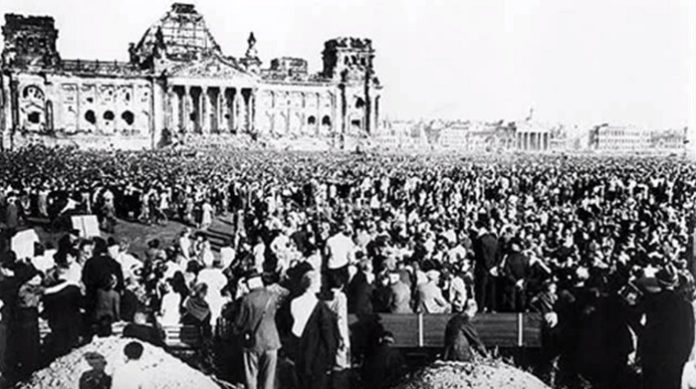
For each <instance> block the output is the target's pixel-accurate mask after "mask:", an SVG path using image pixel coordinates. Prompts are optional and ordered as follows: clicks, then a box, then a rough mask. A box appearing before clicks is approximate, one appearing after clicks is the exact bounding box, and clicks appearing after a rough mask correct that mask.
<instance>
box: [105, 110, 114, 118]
mask: <svg viewBox="0 0 696 389" xmlns="http://www.w3.org/2000/svg"><path fill="white" fill-rule="evenodd" d="M104 120H114V113H113V112H112V111H106V112H104Z"/></svg>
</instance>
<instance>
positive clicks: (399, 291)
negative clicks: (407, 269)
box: [388, 271, 413, 313]
mask: <svg viewBox="0 0 696 389" xmlns="http://www.w3.org/2000/svg"><path fill="white" fill-rule="evenodd" d="M389 288H390V289H391V296H392V298H391V301H390V302H389V309H388V312H389V313H413V308H412V307H411V294H412V293H411V288H409V286H408V285H406V283H405V282H404V281H403V280H402V279H401V275H400V273H399V272H398V271H392V272H390V273H389Z"/></svg>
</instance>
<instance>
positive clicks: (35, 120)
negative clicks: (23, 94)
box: [27, 112, 41, 124]
mask: <svg viewBox="0 0 696 389" xmlns="http://www.w3.org/2000/svg"><path fill="white" fill-rule="evenodd" d="M27 119H29V123H31V124H39V123H41V114H40V113H38V112H32V113H30V114H29V116H27Z"/></svg>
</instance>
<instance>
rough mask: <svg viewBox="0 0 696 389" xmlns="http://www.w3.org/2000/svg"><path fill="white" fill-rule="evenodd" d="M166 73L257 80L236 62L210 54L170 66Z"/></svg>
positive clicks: (180, 75)
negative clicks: (199, 58) (206, 56)
mask: <svg viewBox="0 0 696 389" xmlns="http://www.w3.org/2000/svg"><path fill="white" fill-rule="evenodd" d="M166 73H167V75H168V76H169V77H177V78H211V79H232V80H237V81H246V82H254V81H256V77H255V76H254V75H252V74H250V73H247V72H246V71H245V70H244V69H242V68H240V67H239V66H237V65H236V64H234V63H231V62H230V61H228V60H225V59H222V58H220V57H218V56H210V57H208V58H204V59H201V60H197V61H192V62H189V63H186V64H182V65H178V66H175V67H172V68H170V69H169V70H168V71H167V72H166Z"/></svg>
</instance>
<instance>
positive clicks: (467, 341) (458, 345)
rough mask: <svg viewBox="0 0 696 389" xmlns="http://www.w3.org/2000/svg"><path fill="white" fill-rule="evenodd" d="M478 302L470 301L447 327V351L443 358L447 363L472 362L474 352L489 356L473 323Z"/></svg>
mask: <svg viewBox="0 0 696 389" xmlns="http://www.w3.org/2000/svg"><path fill="white" fill-rule="evenodd" d="M477 310H478V308H477V307H476V302H475V301H474V300H469V301H468V302H467V304H466V307H465V309H464V311H462V312H459V313H456V314H454V315H453V316H452V318H451V319H450V320H449V321H448V322H447V326H446V327H445V350H444V352H443V354H442V358H443V359H444V360H446V361H459V362H471V361H473V359H474V351H475V352H477V353H479V354H480V355H481V356H485V355H487V353H486V348H485V347H484V345H483V342H481V338H480V337H479V335H478V331H477V330H476V328H475V327H474V325H473V324H472V323H471V320H472V319H473V318H474V316H475V315H476V311H477Z"/></svg>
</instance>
